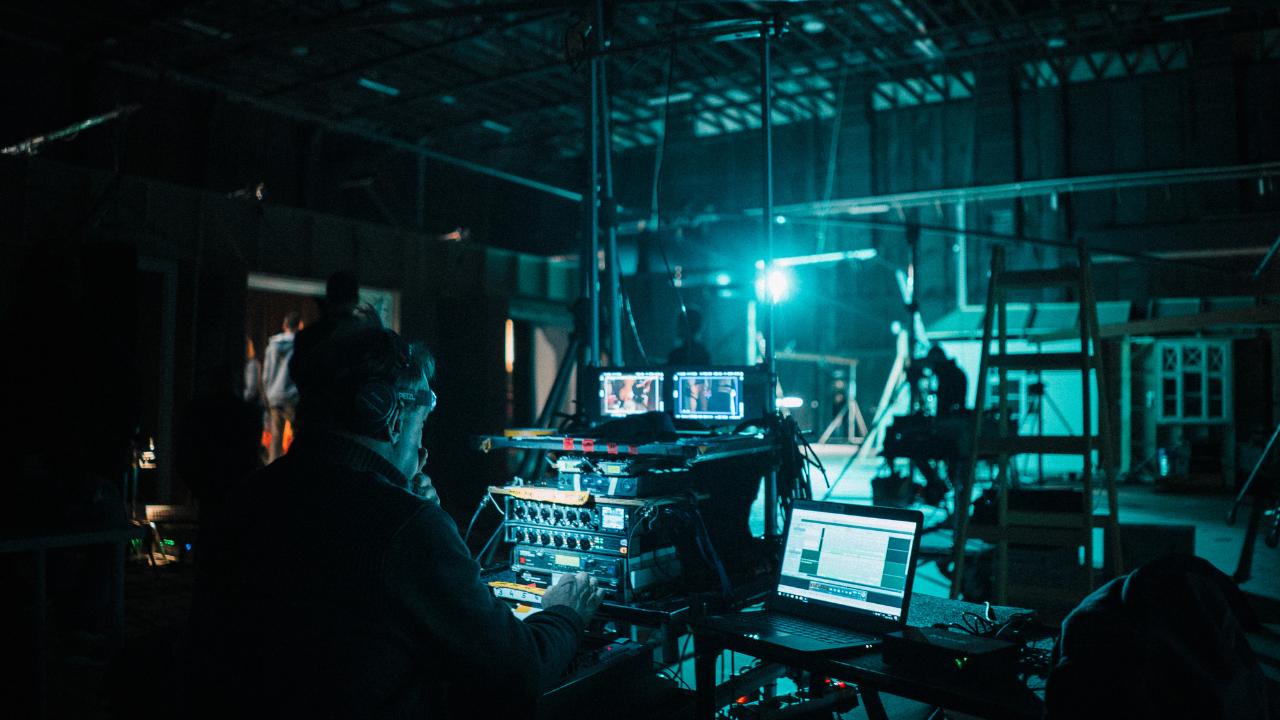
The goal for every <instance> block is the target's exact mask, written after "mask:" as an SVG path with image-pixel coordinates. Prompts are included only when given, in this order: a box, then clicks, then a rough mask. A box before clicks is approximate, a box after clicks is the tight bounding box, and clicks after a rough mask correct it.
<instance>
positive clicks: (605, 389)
mask: <svg viewBox="0 0 1280 720" xmlns="http://www.w3.org/2000/svg"><path fill="white" fill-rule="evenodd" d="M662 380H663V373H662V372H661V371H658V372H602V373H600V415H601V416H604V417H624V416H626V415H638V414H640V413H647V412H654V411H662V410H664V409H665V403H664V401H663V395H662Z"/></svg>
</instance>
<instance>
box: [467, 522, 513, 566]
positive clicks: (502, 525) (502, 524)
mask: <svg viewBox="0 0 1280 720" xmlns="http://www.w3.org/2000/svg"><path fill="white" fill-rule="evenodd" d="M506 526H507V520H506V518H503V519H502V522H500V523H498V529H497V530H494V531H493V535H492V536H491V537H490V538H489V542H487V543H485V544H484V547H482V548H480V552H479V553H478V554H477V555H476V556H475V559H476V560H479V559H480V558H482V557H484V554H485V553H486V552H488V550H489V546H490V545H492V544H493V541H494V540H497V539H498V535H500V534H502V529H503V528H505V527H506Z"/></svg>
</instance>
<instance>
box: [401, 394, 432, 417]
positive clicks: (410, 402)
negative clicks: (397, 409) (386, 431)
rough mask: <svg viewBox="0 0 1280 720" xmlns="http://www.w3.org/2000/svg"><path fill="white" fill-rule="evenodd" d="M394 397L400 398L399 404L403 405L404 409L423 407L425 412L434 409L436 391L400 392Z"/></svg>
mask: <svg viewBox="0 0 1280 720" xmlns="http://www.w3.org/2000/svg"><path fill="white" fill-rule="evenodd" d="M396 395H397V397H399V398H400V402H402V403H404V405H405V407H424V408H426V409H427V412H431V411H432V410H435V409H436V391H435V390H432V389H431V388H427V389H426V390H413V391H409V390H401V391H399V392H397V393H396Z"/></svg>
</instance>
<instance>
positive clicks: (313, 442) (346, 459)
mask: <svg viewBox="0 0 1280 720" xmlns="http://www.w3.org/2000/svg"><path fill="white" fill-rule="evenodd" d="M294 453H297V455H296V457H299V458H302V459H306V460H310V461H313V462H317V461H318V462H324V463H336V464H338V465H342V466H343V467H348V468H351V469H352V470H357V471H360V472H375V473H377V474H379V475H381V476H382V477H384V478H386V479H387V481H388V482H390V483H391V484H392V485H395V486H396V487H398V488H401V489H404V490H408V489H409V479H408V478H406V477H405V476H404V473H402V472H400V470H399V468H397V467H396V466H395V465H392V464H391V462H390V461H388V460H387V459H386V458H384V457H382V456H381V455H379V454H378V453H376V452H374V451H373V449H372V448H369V447H368V446H366V445H362V444H360V443H358V442H356V441H355V440H352V439H351V438H349V437H344V436H342V435H338V434H336V433H330V432H318V433H316V434H314V435H310V434H309V435H302V436H300V437H298V438H296V439H295V440H294V441H293V444H292V445H291V446H290V447H289V454H290V455H293V454H294Z"/></svg>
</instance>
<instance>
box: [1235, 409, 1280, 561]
mask: <svg viewBox="0 0 1280 720" xmlns="http://www.w3.org/2000/svg"><path fill="white" fill-rule="evenodd" d="M1277 436H1280V425H1277V426H1276V429H1275V431H1274V432H1272V433H1271V439H1270V440H1268V441H1267V446H1266V448H1264V449H1263V451H1262V455H1260V456H1258V462H1256V463H1254V466H1253V472H1251V473H1249V479H1248V480H1246V481H1245V483H1244V487H1242V488H1240V494H1238V495H1236V501H1235V502H1234V503H1232V504H1231V509H1230V510H1228V511H1227V524H1228V525H1235V524H1236V512H1237V511H1238V510H1239V509H1240V503H1241V502H1243V501H1244V496H1245V495H1246V494H1247V493H1248V492H1249V489H1250V488H1251V487H1252V486H1253V482H1254V480H1256V479H1257V477H1258V471H1259V470H1260V469H1261V468H1262V464H1263V463H1264V462H1266V460H1267V456H1269V455H1270V454H1271V447H1272V446H1273V445H1275V442H1276V437H1277ZM1270 481H1271V482H1272V483H1274V482H1275V481H1274V479H1270ZM1272 490H1273V493H1274V488H1272ZM1268 499H1271V500H1272V502H1273V506H1272V508H1271V510H1270V511H1268V510H1265V509H1264V508H1265V506H1266V502H1267V500H1268ZM1268 513H1269V514H1270V515H1271V529H1270V530H1269V531H1268V532H1267V537H1266V543H1267V547H1271V548H1274V547H1276V546H1277V545H1280V500H1276V499H1275V498H1274V495H1273V496H1272V497H1271V498H1266V497H1264V496H1263V494H1261V493H1259V494H1258V495H1257V496H1256V497H1254V501H1253V511H1252V512H1251V513H1249V524H1248V526H1247V527H1246V528H1245V533H1244V547H1242V548H1240V560H1239V561H1238V562H1237V563H1236V571H1235V573H1233V574H1232V575H1231V579H1232V580H1235V581H1236V583H1237V584H1239V583H1244V582H1248V581H1249V578H1250V577H1252V575H1253V544H1254V542H1255V541H1256V540H1257V538H1258V525H1259V524H1260V523H1261V522H1262V518H1263V516H1264V515H1266V514H1268Z"/></svg>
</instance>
